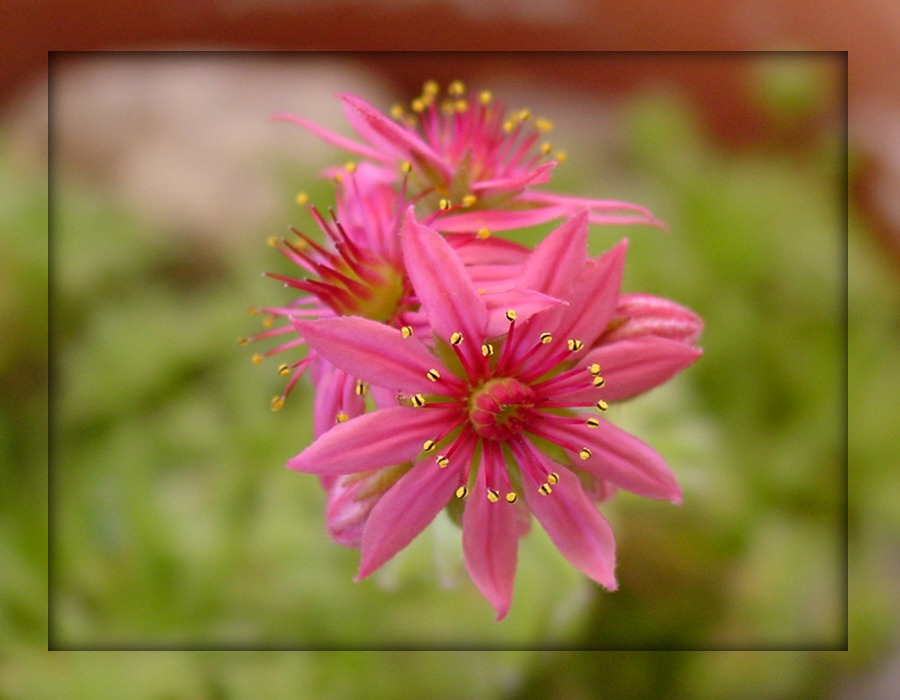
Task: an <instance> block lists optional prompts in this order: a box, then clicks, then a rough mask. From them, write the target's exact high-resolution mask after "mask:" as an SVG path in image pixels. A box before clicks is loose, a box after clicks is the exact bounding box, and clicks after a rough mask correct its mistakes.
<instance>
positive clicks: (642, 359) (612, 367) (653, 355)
mask: <svg viewBox="0 0 900 700" xmlns="http://www.w3.org/2000/svg"><path fill="white" fill-rule="evenodd" d="M702 354H703V351H702V350H700V349H699V348H694V347H691V346H690V345H685V344H684V343H682V342H679V341H677V340H670V339H669V338H660V337H657V336H652V335H648V336H644V337H642V338H631V339H628V340H619V341H616V342H612V343H607V344H604V345H601V346H599V347H597V348H595V349H594V350H592V351H591V352H589V353H588V354H587V355H586V356H585V358H584V363H585V365H591V364H593V363H597V364H599V365H600V368H601V371H602V373H603V378H604V379H605V380H606V383H605V384H604V385H603V391H602V393H601V396H602V397H603V399H604V400H606V401H620V400H622V399H627V398H629V397H631V396H636V395H637V394H640V393H643V392H645V391H647V390H649V389H652V388H653V387H655V386H659V385H660V384H663V383H664V382H666V381H668V380H669V379H671V378H672V377H673V376H675V375H676V374H678V373H679V372H680V371H681V370H683V369H684V368H685V367H689V366H690V365H691V364H693V363H694V362H695V361H696V360H697V358H698V357H700V355H702Z"/></svg>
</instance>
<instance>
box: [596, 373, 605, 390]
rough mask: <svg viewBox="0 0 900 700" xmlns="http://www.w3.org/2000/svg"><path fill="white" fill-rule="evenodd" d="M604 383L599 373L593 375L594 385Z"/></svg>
mask: <svg viewBox="0 0 900 700" xmlns="http://www.w3.org/2000/svg"><path fill="white" fill-rule="evenodd" d="M604 384H606V380H605V379H604V378H603V377H601V376H600V375H599V374H598V375H597V376H596V377H594V386H596V387H601V386H603V385H604Z"/></svg>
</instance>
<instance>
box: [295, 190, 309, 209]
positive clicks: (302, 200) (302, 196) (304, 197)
mask: <svg viewBox="0 0 900 700" xmlns="http://www.w3.org/2000/svg"><path fill="white" fill-rule="evenodd" d="M294 201H295V202H297V204H298V205H300V206H301V207H302V206H303V205H304V204H308V203H309V195H308V194H306V192H298V193H297V196H296V197H294Z"/></svg>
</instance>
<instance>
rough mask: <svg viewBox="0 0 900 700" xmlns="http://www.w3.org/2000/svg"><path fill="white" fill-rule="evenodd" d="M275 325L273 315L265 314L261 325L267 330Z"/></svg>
mask: <svg viewBox="0 0 900 700" xmlns="http://www.w3.org/2000/svg"><path fill="white" fill-rule="evenodd" d="M274 326H275V317H274V316H266V317H265V318H264V319H263V320H262V327H263V328H265V329H266V330H268V329H269V328H273V327H274Z"/></svg>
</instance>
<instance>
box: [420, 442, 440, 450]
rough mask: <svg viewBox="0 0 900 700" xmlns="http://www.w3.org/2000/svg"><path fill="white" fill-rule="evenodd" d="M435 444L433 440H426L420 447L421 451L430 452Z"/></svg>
mask: <svg viewBox="0 0 900 700" xmlns="http://www.w3.org/2000/svg"><path fill="white" fill-rule="evenodd" d="M435 445H437V443H436V442H435V441H434V440H426V441H425V443H424V444H423V445H422V450H423V451H425V452H431V451H432V450H433V449H434V447H435Z"/></svg>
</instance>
